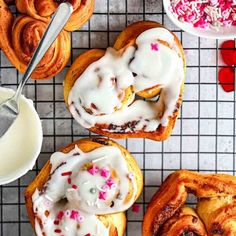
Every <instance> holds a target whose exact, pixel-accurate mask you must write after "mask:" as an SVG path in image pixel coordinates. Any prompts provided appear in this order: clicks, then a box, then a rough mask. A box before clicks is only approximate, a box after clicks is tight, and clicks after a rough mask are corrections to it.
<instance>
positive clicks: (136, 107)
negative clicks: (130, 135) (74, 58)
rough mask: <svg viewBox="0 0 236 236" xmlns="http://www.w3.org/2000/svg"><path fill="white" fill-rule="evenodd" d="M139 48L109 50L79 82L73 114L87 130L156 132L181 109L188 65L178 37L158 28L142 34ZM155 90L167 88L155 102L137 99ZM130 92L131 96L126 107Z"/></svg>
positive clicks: (72, 100)
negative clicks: (142, 93)
mask: <svg viewBox="0 0 236 236" xmlns="http://www.w3.org/2000/svg"><path fill="white" fill-rule="evenodd" d="M136 45H137V48H135V47H133V46H130V47H128V48H126V49H122V50H120V51H116V50H115V49H113V48H108V49H107V51H106V54H105V55H104V56H103V57H102V58H100V59H99V60H98V61H96V62H94V63H92V64H91V65H90V66H89V67H88V68H87V69H86V70H85V71H84V73H83V74H82V75H81V76H80V77H79V78H78V79H77V81H76V82H75V84H74V86H73V88H72V89H71V91H70V94H69V98H68V104H69V109H70V112H71V113H72V115H73V117H74V118H75V119H76V120H77V121H78V122H79V123H80V124H81V125H82V126H84V127H85V128H92V127H94V126H95V125H100V126H101V128H102V129H103V130H104V131H109V132H121V133H127V132H138V131H140V130H142V131H146V132H152V131H156V130H157V129H158V127H159V125H162V126H167V125H168V120H169V117H170V116H172V115H173V112H174V111H175V110H176V109H178V108H177V107H176V104H177V101H178V99H179V94H180V88H181V84H182V82H183V79H184V65H183V59H182V58H181V56H180V52H179V49H178V46H177V45H176V43H175V40H174V36H173V35H172V34H171V33H170V32H169V31H168V30H166V29H165V28H153V29H149V30H146V31H144V32H143V33H142V34H140V35H139V36H138V37H137V39H136ZM155 86H160V87H161V88H162V90H161V93H160V95H159V97H158V99H157V100H156V101H151V100H146V101H144V100H141V99H135V96H134V95H135V94H137V93H138V92H140V91H144V90H146V89H150V88H153V87H155ZM128 89H131V90H132V95H131V96H130V98H129V99H128V101H126V102H125V103H124V102H123V101H124V100H123V99H124V97H125V94H126V92H127V90H128Z"/></svg>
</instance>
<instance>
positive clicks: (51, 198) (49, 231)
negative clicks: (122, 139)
mask: <svg viewBox="0 0 236 236" xmlns="http://www.w3.org/2000/svg"><path fill="white" fill-rule="evenodd" d="M50 162H51V165H52V166H51V173H50V178H49V180H48V182H47V183H46V184H45V190H43V191H41V192H39V191H38V190H36V191H35V193H34V194H33V196H32V201H33V209H34V212H35V215H36V219H35V230H36V233H37V235H42V233H45V234H46V235H47V236H51V235H58V233H56V232H55V230H56V229H60V230H61V234H63V235H70V236H73V235H77V236H84V235H86V234H89V233H90V234H91V235H93V236H100V235H103V236H108V235H109V226H108V227H106V226H105V225H104V224H103V223H102V222H101V221H100V220H99V219H98V218H97V216H96V215H104V214H110V213H117V212H121V211H125V210H127V209H128V208H129V207H130V206H131V205H132V204H133V202H134V200H135V196H136V193H137V189H136V183H135V179H134V178H129V174H130V173H129V169H128V166H127V163H126V160H125V159H124V157H123V155H122V153H121V151H120V150H119V149H118V148H116V147H113V146H106V147H101V148H97V149H95V150H93V151H91V152H88V153H83V152H82V151H81V150H80V149H79V148H78V147H77V146H76V147H75V148H74V149H73V150H72V151H70V152H69V153H68V154H64V153H61V152H56V153H54V154H53V155H52V156H51V159H50ZM88 165H89V166H90V165H94V166H96V168H98V169H99V171H98V172H97V173H94V175H93V174H91V173H90V172H89V171H88V170H89V169H90V167H91V166H90V167H89V168H88V167H87V168H85V166H88ZM103 168H106V170H109V172H110V173H113V174H110V175H108V176H105V177H103V176H102V175H101V170H103ZM114 173H115V174H114ZM68 178H70V179H71V182H68ZM110 179H113V180H114V181H115V184H114V185H113V186H112V187H111V188H109V189H108V190H107V197H106V199H105V200H103V199H99V192H105V190H104V188H103V186H104V185H105V184H106V183H107V181H109V180H110ZM73 185H76V186H77V188H76V189H75V188H73ZM130 187H132V190H130ZM91 189H95V190H96V192H95V193H91V191H90V190H91ZM130 192H131V193H132V194H131V197H130V198H129V199H127V198H126V197H127V196H128V195H129V194H130ZM118 196H121V197H118ZM62 199H64V200H62ZM68 210H69V211H72V210H74V211H78V212H79V215H80V216H82V217H83V219H84V221H83V222H78V221H77V220H75V219H71V218H70V217H68V216H67V217H66V216H64V217H63V218H62V220H60V223H59V225H55V224H54V221H55V220H56V219H57V216H58V213H59V212H60V211H63V212H64V215H66V212H68ZM45 211H48V212H50V214H49V216H48V217H46V215H45ZM68 214H69V213H68ZM38 218H39V219H40V220H41V222H42V225H43V227H41V226H40V224H39V222H38Z"/></svg>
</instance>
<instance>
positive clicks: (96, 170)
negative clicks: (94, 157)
mask: <svg viewBox="0 0 236 236" xmlns="http://www.w3.org/2000/svg"><path fill="white" fill-rule="evenodd" d="M98 171H99V169H98V167H96V166H95V165H93V167H92V168H90V169H89V170H88V172H89V173H90V174H91V175H95V174H97V173H98Z"/></svg>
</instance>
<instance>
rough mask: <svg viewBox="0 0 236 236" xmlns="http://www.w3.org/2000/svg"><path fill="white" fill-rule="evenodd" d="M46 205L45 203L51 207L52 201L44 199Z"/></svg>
mask: <svg viewBox="0 0 236 236" xmlns="http://www.w3.org/2000/svg"><path fill="white" fill-rule="evenodd" d="M44 205H45V206H46V207H50V206H51V205H52V203H51V202H50V201H48V200H45V201H44Z"/></svg>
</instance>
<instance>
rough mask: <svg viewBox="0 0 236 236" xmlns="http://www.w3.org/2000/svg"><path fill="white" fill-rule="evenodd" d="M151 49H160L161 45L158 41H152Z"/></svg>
mask: <svg viewBox="0 0 236 236" xmlns="http://www.w3.org/2000/svg"><path fill="white" fill-rule="evenodd" d="M151 49H152V50H153V51H158V50H159V45H158V44H157V43H151Z"/></svg>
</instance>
